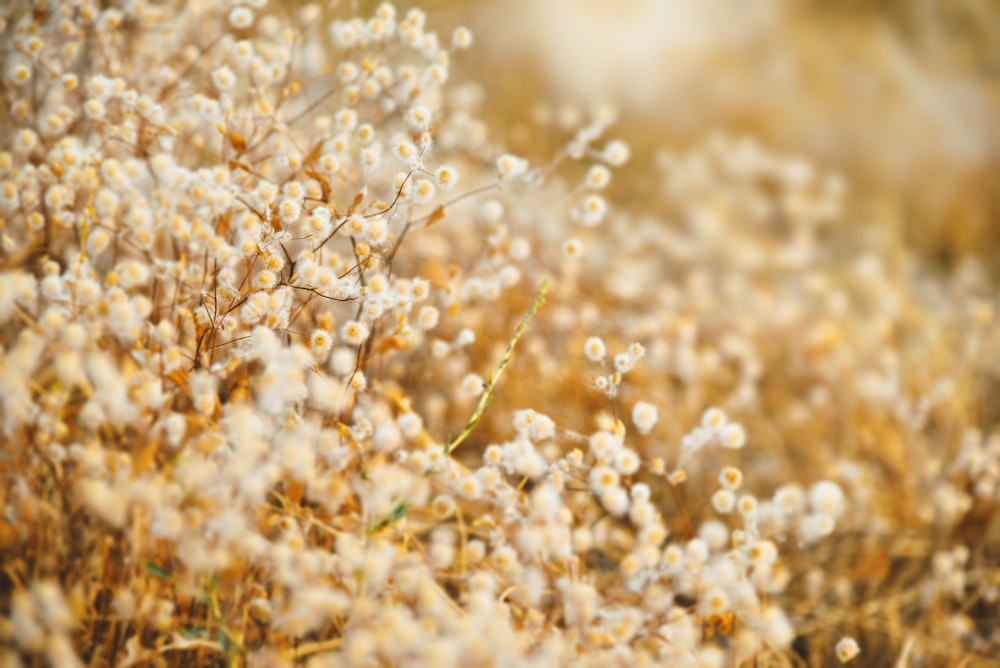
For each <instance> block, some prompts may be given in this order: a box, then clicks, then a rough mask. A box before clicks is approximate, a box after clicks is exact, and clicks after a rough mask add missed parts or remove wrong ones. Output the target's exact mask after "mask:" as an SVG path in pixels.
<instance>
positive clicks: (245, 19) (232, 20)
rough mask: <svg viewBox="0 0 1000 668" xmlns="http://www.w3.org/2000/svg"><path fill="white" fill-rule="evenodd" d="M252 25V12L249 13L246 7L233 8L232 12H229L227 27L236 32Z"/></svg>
mask: <svg viewBox="0 0 1000 668" xmlns="http://www.w3.org/2000/svg"><path fill="white" fill-rule="evenodd" d="M252 23H253V11H251V10H250V9H249V8H248V7H234V8H233V9H232V11H230V12H229V25H231V26H232V27H234V28H236V29H237V30H242V29H243V28H249V27H250V25H251V24H252Z"/></svg>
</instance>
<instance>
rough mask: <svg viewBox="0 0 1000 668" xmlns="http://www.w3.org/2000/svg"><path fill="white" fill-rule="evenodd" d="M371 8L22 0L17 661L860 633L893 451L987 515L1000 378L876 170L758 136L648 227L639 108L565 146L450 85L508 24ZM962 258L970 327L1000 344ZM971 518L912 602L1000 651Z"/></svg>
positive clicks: (685, 160) (14, 178) (14, 17)
mask: <svg viewBox="0 0 1000 668" xmlns="http://www.w3.org/2000/svg"><path fill="white" fill-rule="evenodd" d="M336 10H337V8H335V7H333V8H327V7H323V6H320V5H318V4H307V5H303V6H300V7H271V6H268V4H267V3H266V2H265V1H264V0H248V1H242V0H240V1H236V2H232V3H224V4H214V3H207V4H206V3H183V2H167V3H162V4H147V3H141V2H136V3H125V4H123V5H122V6H121V7H118V6H105V5H103V4H100V3H96V2H93V1H91V0H83V1H81V2H66V3H53V4H51V5H50V4H48V3H43V4H37V5H36V6H34V7H32V8H28V7H19V8H15V9H14V10H13V11H12V12H10V13H9V14H8V15H7V16H6V17H5V18H3V19H2V20H0V34H2V41H3V45H4V48H3V49H0V75H2V76H3V81H4V86H3V87H2V88H0V96H2V97H3V104H4V106H5V108H6V109H7V110H8V113H7V115H6V116H5V117H4V119H3V121H0V123H2V124H0V128H2V131H3V132H2V136H4V137H5V142H4V144H3V145H2V146H0V346H2V351H0V352H2V354H0V434H2V438H3V439H4V442H5V443H7V444H8V445H7V446H6V447H5V448H4V451H3V454H2V455H0V499H3V502H4V503H3V507H4V513H3V516H2V517H0V556H2V557H3V558H2V561H3V563H4V564H5V567H4V569H3V570H4V572H3V574H0V578H3V583H4V584H3V586H0V613H2V614H3V615H4V620H3V624H0V652H2V657H3V659H4V661H8V660H9V661H12V662H15V661H18V660H21V661H29V662H30V661H33V660H36V659H37V658H39V657H45V658H46V659H47V660H48V661H49V662H51V663H52V664H54V665H66V666H70V665H88V664H95V663H108V664H115V665H117V664H122V665H140V664H144V663H156V664H158V665H160V664H162V665H173V664H176V665H189V664H191V663H211V662H216V663H219V664H223V663H226V664H228V663H232V662H236V661H241V660H242V661H244V662H245V663H247V664H248V665H297V664H298V663H303V662H305V663H308V664H309V665H378V664H383V663H385V664H404V663H405V664H415V665H434V666H451V665H479V664H486V663H489V662H494V663H497V664H501V665H539V666H542V665H558V664H562V663H578V664H582V665H591V664H592V665H602V666H603V665H633V664H650V663H657V662H659V663H669V664H671V665H699V666H722V665H732V664H733V663H739V662H742V661H749V660H754V661H757V660H759V659H761V658H764V659H765V660H766V659H768V657H788V656H791V655H792V654H793V653H795V652H799V651H802V650H800V649H798V648H796V647H793V641H794V640H795V639H796V637H801V638H804V639H805V640H806V642H807V645H808V646H809V647H810V649H809V650H808V651H809V652H811V653H813V654H815V655H816V656H828V657H829V656H837V657H839V658H840V659H841V660H844V661H846V660H849V659H851V658H853V657H854V656H855V655H856V654H858V652H859V651H860V650H859V647H862V646H867V642H866V640H865V638H862V642H860V643H859V642H857V641H855V640H853V639H852V638H850V637H844V638H843V640H841V641H840V642H839V643H837V642H836V640H837V638H839V637H840V636H833V635H829V636H826V635H824V634H817V633H815V632H810V631H809V630H808V626H809V623H810V622H811V621H813V620H815V619H817V618H819V617H820V616H821V615H822V614H830V615H833V614H834V613H833V612H831V610H833V609H836V604H838V603H841V602H843V600H842V599H846V600H850V598H851V597H852V596H853V595H854V592H853V591H852V590H851V587H850V586H847V587H842V586H837V583H832V582H828V581H827V580H825V579H824V577H823V568H824V567H825V566H826V565H827V564H829V563H831V562H832V561H834V560H835V559H836V556H835V555H833V556H831V553H832V552H835V551H836V550H834V546H835V545H837V543H836V542H835V541H839V540H849V539H850V536H851V532H855V533H863V532H865V531H871V533H870V534H868V536H869V537H870V536H875V537H878V536H880V535H882V533H881V532H883V531H884V527H891V526H895V525H896V523H897V519H898V518H897V517H896V516H895V515H894V513H902V512H904V511H903V510H900V509H898V508H895V507H893V506H892V504H891V503H888V502H887V501H886V500H885V499H883V498H879V497H878V489H879V488H878V484H877V483H878V480H873V479H871V472H870V471H869V470H867V469H866V470H862V469H861V466H860V465H861V462H862V461H863V459H862V453H863V452H864V450H862V446H864V445H866V444H869V442H870V441H872V440H873V439H875V438H876V437H880V436H885V435H889V437H891V439H892V440H887V441H886V448H885V450H884V451H880V454H879V456H880V457H881V458H882V460H883V461H882V463H883V466H884V469H885V470H887V471H893V470H896V469H898V468H899V467H900V466H902V465H903V464H905V463H906V462H907V461H909V460H910V459H909V458H915V459H916V461H917V466H918V467H919V469H918V471H917V472H915V473H914V475H913V476H912V477H911V478H909V479H908V480H909V482H910V484H911V485H912V486H913V488H912V490H911V491H912V492H913V494H914V500H915V505H914V507H913V508H910V509H907V510H906V511H905V512H912V513H913V514H914V516H916V517H918V518H923V517H925V516H926V515H927V514H928V513H930V515H931V517H927V518H926V521H927V522H936V523H937V526H939V527H941V528H945V529H955V530H956V532H957V533H956V535H962V532H964V531H968V530H969V527H974V526H975V522H976V519H977V518H979V517H981V516H982V515H984V514H985V515H988V516H992V514H993V513H994V512H995V511H996V509H997V506H998V505H1000V504H996V498H997V494H998V490H997V485H996V481H997V477H998V475H1000V467H998V461H1000V454H998V452H1000V451H998V448H997V437H996V436H995V435H990V434H983V433H982V432H981V431H977V430H974V429H969V430H968V431H967V432H966V434H965V436H964V437H963V438H964V440H963V447H962V449H961V452H960V454H959V456H957V457H956V458H955V460H954V461H953V462H952V463H951V464H950V465H949V466H944V465H942V464H941V461H940V459H939V458H935V455H934V450H933V448H932V447H931V444H932V441H933V438H934V434H937V433H942V432H943V431H944V427H945V426H946V425H951V424H956V423H958V424H963V425H969V424H972V422H973V421H972V420H971V418H969V417H968V416H966V415H964V414H962V412H961V410H962V409H959V408H956V407H955V406H954V404H953V403H952V402H953V397H954V396H955V395H956V393H960V392H968V391H971V390H970V388H971V387H973V384H974V382H976V378H977V377H976V375H975V371H976V370H975V369H972V370H967V371H955V372H954V375H952V376H947V375H946V374H948V373H951V371H949V365H948V363H947V360H944V359H932V360H930V361H929V362H928V364H929V365H930V366H929V368H928V370H927V374H939V375H938V376H932V377H930V378H931V381H932V382H928V377H925V376H924V375H920V374H916V373H913V372H912V370H911V369H910V368H908V367H907V366H906V365H905V364H903V361H905V360H913V359H921V360H923V359H925V358H927V357H929V356H926V352H927V350H928V349H931V348H933V347H934V346H942V345H944V344H945V343H947V342H949V341H950V340H951V339H950V338H949V337H951V336H953V335H954V334H953V331H954V328H952V327H950V326H946V325H944V324H938V325H936V327H927V326H924V325H923V323H921V322H919V319H920V317H921V315H922V314H924V313H927V312H929V311H928V309H930V308H931V307H930V306H922V305H920V304H916V303H910V302H909V301H908V300H911V299H912V297H911V296H910V293H909V292H907V288H906V286H907V285H908V283H906V281H908V280H910V279H909V277H907V276H897V275H895V274H892V273H891V272H892V269H891V268H890V267H887V266H885V265H884V264H883V263H882V262H881V261H880V260H879V257H878V256H876V255H864V256H860V257H859V258H858V259H857V260H856V261H852V262H849V263H844V262H843V261H842V260H839V259H838V258H837V257H835V256H833V255H832V254H828V253H827V246H826V244H825V243H824V241H825V237H824V236H823V235H824V234H825V230H827V229H828V228H829V226H830V225H832V223H833V221H835V220H836V219H837V217H838V216H839V215H840V211H841V208H842V199H843V197H844V196H845V195H844V191H845V186H844V181H843V179H841V178H839V177H836V176H825V175H821V174H819V173H817V170H815V169H814V168H813V167H812V166H810V165H809V164H808V163H807V162H805V161H802V160H799V159H794V158H785V157H782V156H776V155H772V154H771V153H768V152H767V151H765V150H763V149H762V148H760V147H758V146H757V145H755V144H752V143H750V142H743V141H733V140H728V139H717V140H714V141H711V142H709V143H708V144H707V145H706V146H705V147H702V148H699V149H696V150H694V151H693V152H692V153H691V154H690V155H681V156H669V155H666V154H664V155H663V156H662V160H661V162H662V167H663V171H664V174H663V177H662V178H663V181H664V191H665V192H666V193H667V195H668V198H669V201H668V202H667V203H666V204H665V205H664V206H663V209H664V210H666V211H669V215H670V216H674V217H675V220H676V221H677V222H676V224H668V223H667V222H664V221H659V222H657V223H656V224H655V225H654V224H650V223H645V222H643V221H644V219H641V218H636V217H633V216H630V215H629V214H628V212H627V211H625V210H624V209H623V208H621V207H619V206H617V205H615V204H614V203H613V202H614V199H613V197H612V196H611V195H610V194H608V195H607V196H606V195H605V193H610V190H609V187H610V185H609V184H611V181H612V178H613V173H616V172H617V171H619V170H624V169H625V168H626V167H627V164H626V163H628V162H629V160H630V157H631V156H630V150H629V147H628V145H626V144H625V143H624V142H622V141H620V140H616V139H613V138H609V137H607V136H606V133H607V131H608V129H609V128H610V126H611V125H612V123H613V121H614V114H613V113H612V112H611V111H609V110H608V109H604V108H598V109H595V110H593V112H592V113H591V114H590V115H589V116H588V117H586V119H585V120H584V121H583V122H581V123H580V124H579V127H577V128H575V129H574V131H573V132H572V133H571V136H569V137H568V138H567V140H566V142H565V145H564V146H563V148H561V149H560V150H559V151H558V152H557V154H556V155H554V156H552V157H551V159H550V160H548V161H547V162H542V163H538V164H536V163H534V162H532V160H529V159H528V158H525V157H523V156H519V155H515V154H512V153H510V152H508V150H507V149H506V148H504V147H503V146H501V145H499V143H498V142H496V141H495V140H493V139H492V138H491V136H490V134H489V132H488V130H487V127H486V125H485V123H484V122H483V121H481V120H479V115H480V113H479V112H480V110H479V109H478V108H477V107H478V104H479V99H480V97H481V96H480V95H479V94H478V93H479V90H478V84H477V83H476V82H475V81H471V82H465V83H459V84H457V85H451V84H450V83H449V79H450V78H451V71H452V60H453V58H458V57H460V56H461V55H462V54H461V53H460V52H462V51H464V50H465V49H468V48H470V47H471V46H472V45H473V43H474V40H473V34H472V32H471V31H470V30H469V29H467V28H465V27H459V28H456V29H455V30H454V31H453V32H451V34H450V35H447V36H443V35H440V34H438V33H437V32H434V31H433V30H432V29H431V25H430V23H429V21H428V19H427V17H426V15H425V14H424V12H423V11H421V10H419V9H411V10H409V11H406V12H405V13H404V12H401V11H397V10H396V9H395V8H394V7H393V6H392V5H391V4H389V3H383V4H380V5H379V6H378V7H377V8H376V9H375V10H374V13H372V14H371V15H368V16H365V17H353V18H351V17H345V16H342V15H340V14H335V13H334V12H335V11H336ZM614 178H618V177H617V176H615V177H614ZM658 178H659V177H658ZM603 238H611V239H612V240H613V242H614V243H611V244H606V243H605V242H602V241H601V239H603ZM605 246H607V248H609V249H611V250H608V251H607V252H593V251H587V250H586V248H597V249H600V250H602V251H603V250H604V249H605ZM560 251H561V252H560ZM664 258H666V259H667V260H666V261H664ZM538 285H541V286H543V287H541V288H538V289H537V291H536V286H538ZM549 285H552V288H553V289H552V291H551V293H549V294H546V290H547V289H548V286H549ZM960 288H961V286H959V285H956V287H955V292H956V295H957V296H958V297H960V300H958V301H957V302H956V303H958V304H959V307H957V309H956V311H955V313H949V314H948V319H947V320H946V322H947V323H948V324H949V325H950V324H953V323H956V322H959V323H960V322H966V321H967V320H975V321H977V322H979V323H980V325H981V328H980V334H979V336H980V337H981V338H979V339H976V341H981V343H982V345H984V346H985V345H995V344H996V331H995V329H992V328H991V322H990V320H989V318H988V317H986V316H987V315H988V314H986V313H985V311H986V307H985V306H984V305H983V303H982V300H981V299H978V298H970V297H969V296H968V292H967V291H962V290H961V289H960ZM533 297H534V302H533V305H531V306H530V308H529V307H528V306H527V305H529V304H532V302H531V300H532V298H533ZM546 299H548V301H549V303H548V304H547V305H544V308H543V304H544V302H545V300H546ZM526 308H529V310H528V311H527V314H524V313H525V309H526ZM910 312H912V313H914V314H915V315H909V316H907V314H908V313H910ZM903 316H907V317H911V318H913V321H912V322H909V321H908V322H905V323H904V324H902V325H896V324H894V321H893V317H903ZM848 318H853V319H857V320H859V321H862V324H859V325H858V326H857V328H856V329H855V330H852V331H845V329H846V328H845V327H844V326H843V323H844V322H845V321H846V319H848ZM918 334H919V336H918ZM894 337H900V338H905V339H906V344H905V346H904V345H900V346H899V347H898V348H895V347H894V343H895V340H894ZM990 337H992V338H990ZM606 341H607V343H605V342H606ZM609 351H610V352H609ZM615 351H617V352H615ZM897 353H898V354H897ZM901 356H902V358H903V359H901ZM597 365H599V366H600V370H599V371H598V372H597V373H596V375H595V373H594V368H595V366H597ZM505 371H506V374H505V373H504V372H505ZM961 374H965V375H961ZM845 378H849V379H850V381H845V380H843V379H845ZM789 395H791V396H789ZM494 399H496V401H495V402H494V401H493V400H494ZM966 410H967V409H966ZM843 424H850V425H856V426H852V429H854V430H855V431H852V432H850V433H849V434H848V435H847V436H845V435H842V434H839V432H838V429H842V428H843V427H842V426H841V425H843ZM793 441H795V442H799V441H801V442H804V443H807V444H809V445H810V446H811V447H814V448H815V450H814V451H813V452H812V454H811V455H810V456H811V457H812V458H813V459H814V460H816V461H815V462H813V465H811V466H802V467H800V466H799V465H798V464H799V462H797V458H796V457H787V456H786V457H779V455H781V454H782V453H785V454H787V452H786V450H787V449H788V448H791V447H793V446H792V445H790V444H791V443H792V442H793ZM904 442H905V444H906V447H905V448H904V446H903V444H904ZM776 461H777V462H779V463H778V464H776V463H775V462H776ZM802 463H803V464H805V463H806V462H802ZM935 464H936V465H935ZM893 467H896V468H895V469H894V468H893ZM866 476H868V477H867V478H866ZM924 484H933V485H934V489H935V490H936V491H935V494H934V495H933V496H932V497H927V498H921V496H920V493H919V491H920V489H921V487H920V486H921V485H924ZM862 512H864V513H867V514H868V518H869V519H870V520H871V521H873V522H874V524H875V526H874V528H866V527H865V526H864V523H863V522H858V521H857V518H858V517H859V515H860V514H861V513H862ZM842 535H844V536H847V537H842ZM956 540H958V539H956ZM935 548H936V552H935V555H934V557H933V572H934V574H933V578H930V579H928V580H927V581H926V582H925V583H923V584H924V588H923V589H922V590H921V595H920V596H919V597H916V598H917V599H919V601H918V602H917V603H915V604H914V605H918V606H924V607H925V608H928V609H929V608H935V609H937V608H941V607H942V606H944V607H947V608H948V609H949V612H950V620H951V621H952V623H951V625H950V627H949V628H950V629H951V631H950V632H951V633H952V635H953V636H954V639H955V640H956V641H959V642H966V643H969V644H970V645H973V646H974V647H975V648H977V649H978V648H979V647H981V646H985V645H986V644H987V643H989V642H992V640H990V639H989V638H987V637H986V636H984V635H983V633H982V631H981V629H979V628H977V627H976V625H975V624H974V623H973V622H971V621H968V620H969V618H967V617H963V613H962V612H961V609H960V608H959V606H958V605H957V604H956V602H957V601H958V600H960V599H961V597H962V595H963V594H964V593H965V590H966V588H968V587H970V586H972V584H970V583H972V582H976V583H979V582H986V581H987V580H988V576H989V573H983V572H978V571H972V570H971V569H972V567H973V565H974V563H975V561H976V560H975V559H974V558H973V557H972V556H971V555H974V554H976V553H975V548H976V545H975V544H973V545H972V546H971V547H969V546H967V545H965V544H963V543H956V544H941V545H937V546H935ZM900 549H902V548H900ZM898 557H899V554H898V553H893V554H892V555H889V556H888V557H886V558H887V559H888V558H898ZM799 576H801V577H799ZM848 584H849V583H848ZM831 592H832V593H831ZM994 593H995V592H994ZM984 598H985V595H984ZM811 610H812V611H814V612H810V611H811ZM965 622H968V623H965ZM800 625H801V628H802V629H805V630H800ZM860 626H861V624H860V622H858V620H856V619H851V618H843V619H841V618H838V623H837V629H838V632H840V633H842V632H843V631H845V630H847V629H846V627H850V628H852V629H854V628H856V627H860ZM859 637H861V636H860V635H859ZM813 642H815V645H813V644H810V643H813Z"/></svg>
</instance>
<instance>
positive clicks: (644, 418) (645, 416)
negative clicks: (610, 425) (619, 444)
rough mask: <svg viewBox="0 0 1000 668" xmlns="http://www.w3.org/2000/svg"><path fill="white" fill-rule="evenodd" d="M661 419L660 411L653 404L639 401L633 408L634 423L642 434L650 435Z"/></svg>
mask: <svg viewBox="0 0 1000 668" xmlns="http://www.w3.org/2000/svg"><path fill="white" fill-rule="evenodd" d="M659 418H660V414H659V411H658V410H657V409H656V406H654V405H653V404H650V403H647V402H645V401H637V402H636V404H635V406H633V407H632V422H633V424H635V427H636V429H638V430H639V433H640V434H648V433H649V432H650V430H651V429H652V428H653V426H654V425H656V421H657V420H659Z"/></svg>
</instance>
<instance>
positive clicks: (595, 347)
mask: <svg viewBox="0 0 1000 668" xmlns="http://www.w3.org/2000/svg"><path fill="white" fill-rule="evenodd" d="M583 353H584V354H585V355H586V356H587V359H589V360H590V361H592V362H600V361H601V360H603V359H604V355H605V354H606V353H607V349H606V348H605V347H604V341H602V340H601V338H600V337H598V336H592V337H590V338H589V339H587V342H586V343H584V344H583Z"/></svg>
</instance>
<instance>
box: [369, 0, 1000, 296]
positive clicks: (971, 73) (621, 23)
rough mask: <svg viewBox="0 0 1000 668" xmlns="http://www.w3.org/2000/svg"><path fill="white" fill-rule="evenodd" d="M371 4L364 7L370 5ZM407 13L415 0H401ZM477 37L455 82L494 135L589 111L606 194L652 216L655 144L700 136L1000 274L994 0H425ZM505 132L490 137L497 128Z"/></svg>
mask: <svg viewBox="0 0 1000 668" xmlns="http://www.w3.org/2000/svg"><path fill="white" fill-rule="evenodd" d="M377 4H378V3H377V2H370V3H361V6H360V7H359V8H360V9H362V10H363V11H369V10H370V9H372V8H374V6H376V5H377ZM396 4H397V7H398V8H399V9H401V10H405V9H407V8H409V7H410V6H412V5H413V3H408V2H398V3H396ZM419 6H421V7H423V8H425V9H427V10H428V11H432V16H434V22H433V25H434V27H435V28H437V29H438V30H439V31H440V32H441V33H442V35H443V36H444V35H446V34H447V32H446V31H450V29H451V28H453V27H454V26H457V25H461V24H465V25H468V26H469V27H470V28H472V29H473V31H474V34H475V38H476V47H475V48H474V49H472V50H471V51H468V52H465V53H463V54H460V55H459V57H457V58H456V59H455V63H454V72H455V74H456V75H457V76H455V77H453V81H455V82H456V83H458V82H463V81H469V80H472V79H475V80H476V81H478V82H479V83H480V84H481V85H482V93H483V99H484V100H485V103H484V105H483V109H482V114H483V116H484V118H485V120H487V121H488V125H489V127H490V129H491V132H492V133H493V134H494V138H495V139H497V140H498V141H501V142H502V143H503V144H505V145H506V146H508V147H509V148H510V149H511V150H514V151H518V152H520V153H522V154H524V155H526V156H529V157H539V158H544V157H548V156H550V155H551V154H552V151H553V150H555V148H556V147H559V146H562V145H563V144H564V142H565V140H566V139H567V137H568V136H569V132H570V127H571V126H572V125H574V124H575V123H576V122H577V121H578V120H581V119H583V118H585V116H586V111H587V109H589V108H592V107H593V106H594V105H597V104H603V103H612V104H613V105H614V106H615V107H616V108H617V110H618V111H619V114H620V115H619V122H618V124H617V126H616V127H615V129H614V134H615V135H617V136H621V137H623V138H625V139H627V140H628V141H629V142H630V144H631V145H632V147H633V155H634V158H633V161H632V163H631V165H630V168H629V170H628V171H626V172H625V174H624V177H623V178H618V179H617V181H616V183H615V189H614V191H613V192H612V196H613V199H614V200H615V202H616V204H617V205H618V206H622V205H625V206H627V207H630V208H635V209H637V210H642V211H643V212H644V213H649V214H654V215H655V210H653V209H651V208H650V207H654V206H655V198H654V197H653V196H655V194H656V191H657V189H658V188H659V187H660V185H661V184H660V180H659V179H658V178H656V177H655V176H650V175H652V174H656V173H657V172H656V171H655V170H654V169H652V167H653V164H654V163H655V161H656V155H657V152H658V151H661V150H663V149H669V150H671V151H680V150H684V149H686V148H688V147H689V146H692V145H694V144H698V143H700V142H702V141H704V140H705V138H706V137H708V136H710V135H711V134H713V133H725V134H727V135H748V136H751V137H754V138H755V139H757V140H758V141H760V142H761V143H762V144H764V145H766V146H768V147H770V148H773V149H776V150H780V151H782V152H786V153H793V154H797V155H800V156H801V157H802V158H804V159H807V160H809V161H811V162H815V163H817V165H818V166H820V167H821V168H824V169H828V170H835V171H840V172H841V173H842V174H843V175H844V176H845V178H846V180H847V183H848V185H849V187H850V191H851V193H852V196H851V197H850V199H849V201H850V203H851V209H850V210H849V212H848V215H847V216H845V220H844V221H843V224H844V225H846V226H849V227H850V228H851V229H852V230H853V232H857V233H860V234H863V235H865V236H874V237H878V238H879V240H880V241H881V242H883V243H885V242H888V243H889V244H892V245H895V244H896V242H899V243H901V244H902V247H903V248H907V249H912V250H913V251H915V252H917V253H918V254H920V255H921V256H922V257H923V258H924V259H925V260H927V261H928V262H929V264H930V265H931V266H934V267H937V268H940V269H942V270H951V269H955V268H956V267H957V265H958V264H959V263H961V262H962V260H963V259H965V258H968V257H970V256H971V257H975V258H978V259H979V260H980V261H981V262H982V263H983V266H984V268H985V269H986V270H987V271H988V273H989V274H990V275H991V277H992V278H993V280H994V281H996V280H997V279H998V278H1000V254H998V253H997V252H996V251H997V250H1000V220H998V214H1000V169H998V167H1000V125H998V122H997V119H998V118H1000V40H997V39H996V35H998V34H1000V3H997V2H994V1H992V0H949V1H947V2H945V1H931V0H898V1H893V0H883V1H878V2H875V1H871V0H842V1H840V2H836V3H830V2H824V1H822V0H798V1H794V2H793V1H791V0H789V1H787V2H783V1H780V0H756V1H755V2H745V1H743V0H698V1H697V2H696V1H693V0H473V1H470V0H427V1H425V2H422V3H419ZM501 134H502V136H500V135H501Z"/></svg>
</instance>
